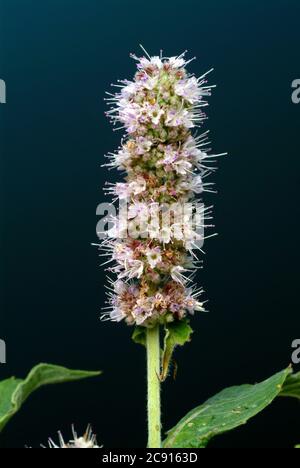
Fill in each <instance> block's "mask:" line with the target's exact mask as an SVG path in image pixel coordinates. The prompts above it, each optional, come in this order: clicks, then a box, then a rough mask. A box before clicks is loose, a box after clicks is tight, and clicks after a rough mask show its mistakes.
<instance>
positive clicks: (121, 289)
mask: <svg viewBox="0 0 300 468" xmlns="http://www.w3.org/2000/svg"><path fill="white" fill-rule="evenodd" d="M114 290H115V293H116V294H119V295H121V294H124V293H125V292H126V291H127V285H126V284H125V283H124V282H123V281H117V282H116V283H115V285H114Z"/></svg>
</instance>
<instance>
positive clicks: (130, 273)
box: [119, 260, 144, 279]
mask: <svg viewBox="0 0 300 468" xmlns="http://www.w3.org/2000/svg"><path fill="white" fill-rule="evenodd" d="M143 273H144V263H143V262H141V261H140V260H133V261H130V262H125V271H123V272H122V273H120V274H119V278H120V279H123V278H128V279H134V278H140V277H141V276H142V274H143Z"/></svg>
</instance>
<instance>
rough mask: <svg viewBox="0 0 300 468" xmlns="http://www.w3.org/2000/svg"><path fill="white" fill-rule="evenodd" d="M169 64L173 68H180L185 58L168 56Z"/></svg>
mask: <svg viewBox="0 0 300 468" xmlns="http://www.w3.org/2000/svg"><path fill="white" fill-rule="evenodd" d="M169 64H170V65H171V67H173V68H182V67H184V65H185V60H184V59H183V58H180V57H170V58H169Z"/></svg>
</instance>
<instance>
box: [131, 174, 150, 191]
mask: <svg viewBox="0 0 300 468" xmlns="http://www.w3.org/2000/svg"><path fill="white" fill-rule="evenodd" d="M146 189H147V184H146V181H145V179H144V178H143V177H138V178H137V179H136V180H135V181H133V182H131V183H130V184H129V190H130V192H131V194H132V195H140V194H141V193H143V192H145V191H146Z"/></svg>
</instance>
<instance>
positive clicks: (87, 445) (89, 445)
mask: <svg viewBox="0 0 300 468" xmlns="http://www.w3.org/2000/svg"><path fill="white" fill-rule="evenodd" d="M72 432H73V439H72V440H70V441H69V442H65V440H64V438H63V435H62V433H61V432H59V433H58V439H59V443H58V444H57V443H55V442H54V441H53V440H52V439H49V440H48V445H49V447H48V448H54V449H57V448H63V449H68V448H69V449H70V448H71V449H95V448H96V449H99V448H101V447H99V445H98V444H97V440H96V436H95V435H94V434H93V432H92V428H91V427H90V426H88V428H87V430H86V432H85V434H84V435H83V436H82V437H78V435H77V433H76V432H75V430H74V427H72ZM43 448H46V447H43Z"/></svg>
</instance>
